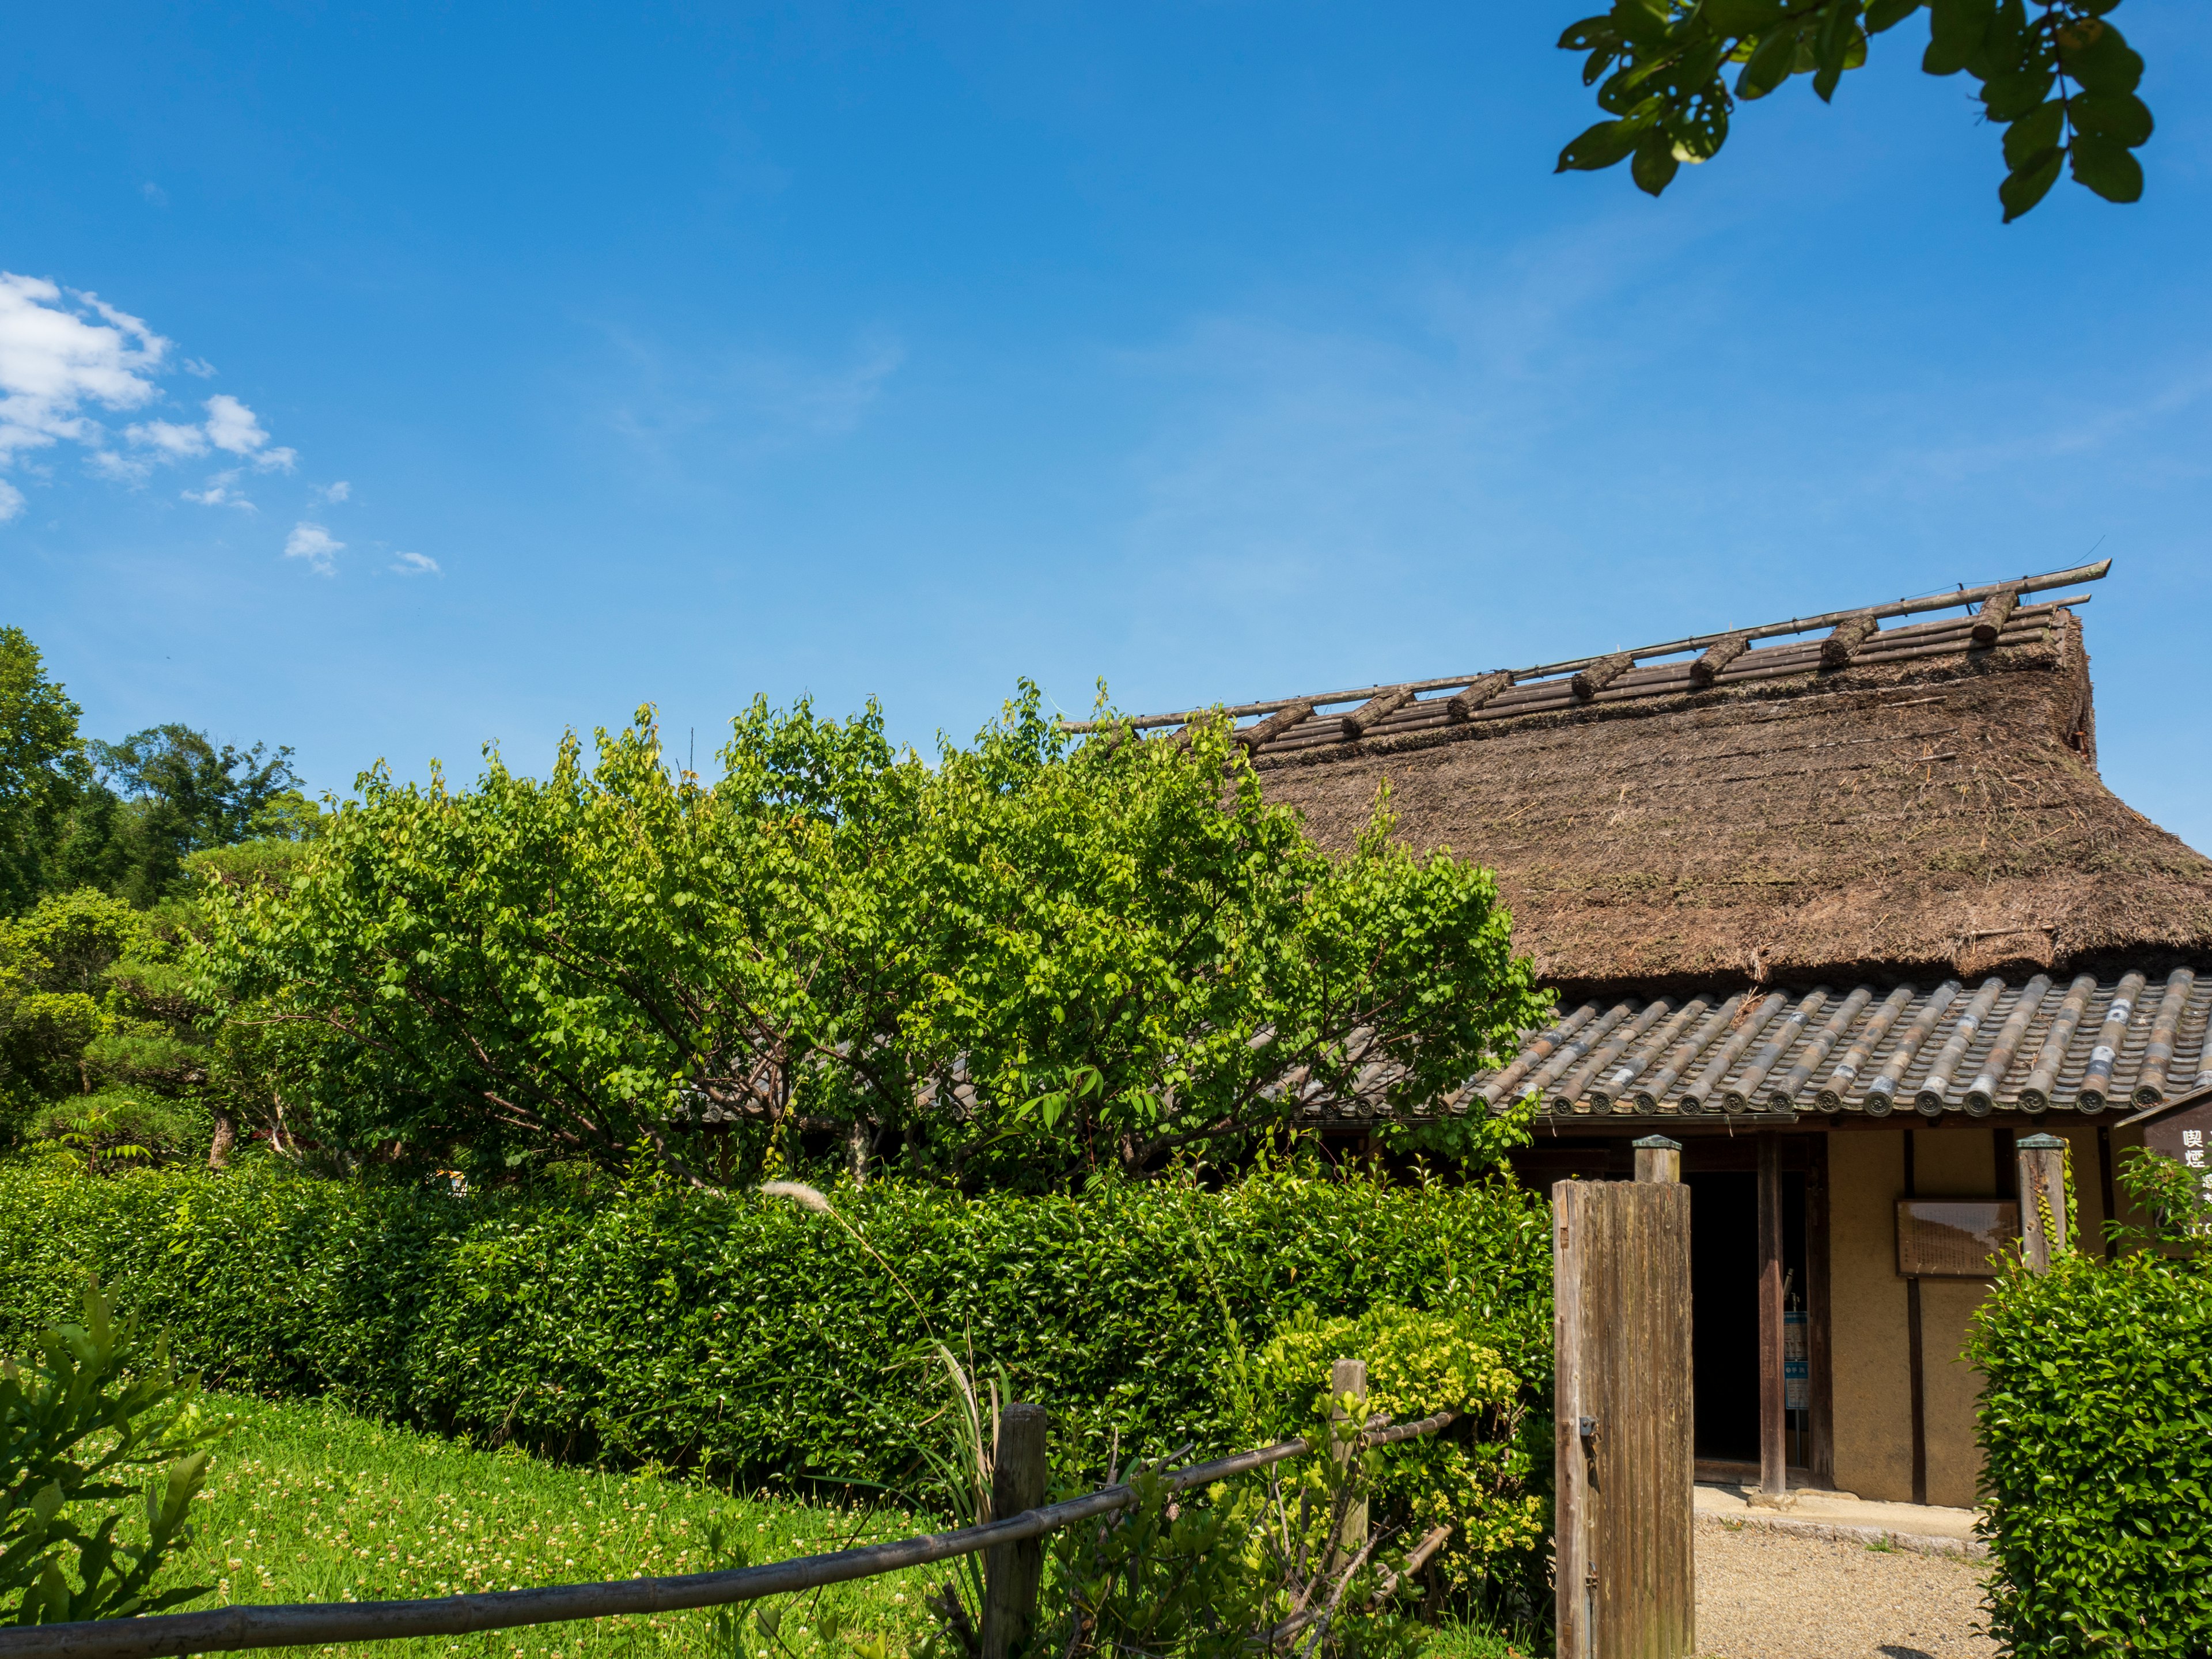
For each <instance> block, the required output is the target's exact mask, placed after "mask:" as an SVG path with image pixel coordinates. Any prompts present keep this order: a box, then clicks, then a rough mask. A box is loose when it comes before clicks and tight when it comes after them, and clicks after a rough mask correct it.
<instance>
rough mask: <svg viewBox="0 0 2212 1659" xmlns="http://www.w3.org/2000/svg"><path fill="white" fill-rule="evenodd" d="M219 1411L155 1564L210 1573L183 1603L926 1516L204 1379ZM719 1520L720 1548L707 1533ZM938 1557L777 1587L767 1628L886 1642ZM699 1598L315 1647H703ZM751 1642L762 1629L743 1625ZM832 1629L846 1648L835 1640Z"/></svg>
mask: <svg viewBox="0 0 2212 1659" xmlns="http://www.w3.org/2000/svg"><path fill="white" fill-rule="evenodd" d="M209 1404H210V1407H213V1408H214V1409H215V1411H216V1413H219V1414H221V1415H222V1416H226V1417H228V1418H229V1419H231V1421H232V1425H233V1426H232V1430H231V1433H230V1435H229V1437H228V1439H226V1440H225V1441H224V1442H223V1443H222V1445H221V1447H220V1448H219V1449H217V1451H216V1458H215V1462H214V1466H213V1469H212V1472H211V1474H210V1479H209V1481H208V1486H207V1492H206V1494H205V1496H204V1498H202V1500H201V1507H200V1515H199V1517H198V1520H197V1523H196V1524H197V1537H196V1539H195V1540H194V1542H193V1544H192V1546H191V1548H190V1549H189V1550H188V1551H186V1552H185V1553H184V1554H183V1555H181V1556H180V1557H179V1558H178V1560H177V1564H176V1565H175V1566H174V1567H173V1568H172V1569H171V1571H170V1572H169V1573H168V1574H166V1575H165V1576H164V1582H165V1583H199V1584H212V1585H214V1586H215V1591H216V1593H215V1595H213V1596H212V1597H211V1598H208V1599H204V1600H202V1601H197V1602H195V1603H193V1604H192V1605H193V1607H195V1608H204V1607H218V1606H224V1605H228V1604H230V1603H233V1602H296V1601H396V1600H402V1599H407V1598H412V1597H418V1596H434V1595H459V1594H461V1593H464V1592H466V1591H471V1590H489V1589H525V1588H528V1587H530V1586H532V1585H538V1584H567V1583H586V1582H590V1581H594V1580H600V1579H613V1578H631V1577H663V1576H665V1575H669V1574H674V1573H684V1572H704V1571H710V1570H712V1569H714V1568H716V1567H720V1566H727V1565H738V1563H737V1562H736V1561H734V1560H732V1559H731V1556H732V1553H734V1552H733V1550H732V1548H731V1546H732V1545H733V1546H734V1547H735V1549H736V1550H741V1551H742V1552H743V1554H744V1560H745V1561H746V1562H748V1563H757V1562H763V1561H780V1560H783V1559H787V1558H789V1557H792V1556H798V1555H812V1554H817V1553H822V1552H825V1551H829V1550H835V1549H842V1548H845V1547H848V1546H850V1545H853V1544H856V1543H873V1542H878V1541H884V1540H887V1539H893V1538H903V1537H907V1536H908V1535H909V1534H913V1533H915V1532H917V1531H921V1530H926V1529H927V1524H928V1523H927V1522H916V1520H915V1517H914V1516H910V1515H908V1514H907V1513H905V1512H904V1511H902V1510H878V1511H876V1512H875V1513H874V1514H873V1515H872V1516H871V1515H868V1514H866V1513H865V1512H864V1511H862V1510H848V1509H845V1508H842V1507H840V1506H838V1505H835V1504H821V1505H812V1504H800V1503H794V1502H791V1501H788V1500H781V1499H768V1498H749V1497H734V1498H733V1497H730V1496H727V1495H726V1494H724V1493H720V1492H714V1491H712V1490H709V1489H708V1488H706V1487H704V1486H696V1485H690V1484H685V1483H683V1482H680V1481H677V1480H661V1479H657V1478H654V1477H653V1476H649V1475H648V1476H642V1477H639V1476H629V1475H620V1474H599V1473H596V1472H593V1471H591V1470H586V1469H578V1468H568V1467H564V1466H562V1465H559V1464H554V1463H546V1462H538V1460H536V1459H533V1458H530V1457H526V1456H522V1455H517V1454H514V1453H511V1452H483V1451H476V1450H472V1449H470V1448H468V1447H466V1446H463V1445H459V1444H456V1443H453V1442H451V1441H446V1440H441V1439H438V1438H436V1437H434V1436H429V1435H422V1434H414V1433H410V1432H409V1431H405V1430H401V1429H392V1428H387V1427H385V1426H383V1425H380V1424H376V1423H372V1422H368V1421H365V1420H363V1419H361V1418H358V1417H354V1416H350V1415H349V1414H347V1413H344V1412H343V1411H340V1410H338V1409H337V1408H336V1407H330V1406H325V1405H313V1404H308V1405H288V1404H272V1403H270V1402H269V1401H262V1400H256V1399H252V1398H249V1397H246V1396H241V1395H210V1396H209ZM717 1522H719V1523H720V1526H721V1528H722V1531H723V1534H724V1539H725V1550H724V1553H723V1555H722V1556H721V1557H720V1558H719V1559H718V1558H717V1557H716V1556H714V1553H712V1551H711V1550H710V1548H709V1543H708V1534H709V1530H710V1528H713V1527H714V1525H715V1524H716V1523H717ZM949 1571H951V1564H946V1565H940V1566H939V1567H937V1568H934V1569H923V1570H916V1571H908V1572H904V1573H896V1574H887V1575H884V1576H883V1577H877V1578H868V1579H862V1580H859V1581H857V1582H855V1583H850V1584H841V1585H835V1586H832V1587H829V1588H828V1589H823V1590H821V1591H818V1592H810V1593H809V1594H807V1595H799V1596H793V1597H784V1598H779V1600H778V1601H777V1602H776V1603H775V1605H776V1606H777V1607H780V1609H781V1614H782V1619H781V1627H780V1631H779V1636H780V1638H781V1639H780V1643H779V1644H778V1645H780V1646H781V1648H783V1649H786V1650H788V1651H789V1652H791V1653H792V1654H793V1655H796V1656H799V1659H806V1656H809V1655H813V1654H823V1653H825V1651H826V1649H825V1644H823V1640H822V1635H823V1625H824V1623H825V1621H826V1622H827V1623H829V1625H830V1626H832V1627H839V1626H842V1629H843V1630H844V1631H846V1632H851V1633H854V1634H860V1635H869V1634H880V1635H883V1636H885V1637H888V1638H890V1644H891V1650H892V1651H894V1652H896V1651H899V1650H902V1648H903V1647H904V1646H906V1645H907V1644H909V1643H911V1642H915V1641H918V1639H919V1638H921V1636H922V1635H923V1634H924V1633H925V1632H926V1631H927V1628H928V1616H927V1613H925V1611H924V1610H923V1607H922V1605H921V1598H922V1595H923V1592H924V1591H925V1590H927V1589H928V1588H929V1586H930V1585H931V1584H932V1583H936V1582H938V1581H939V1580H941V1579H942V1578H943V1577H945V1576H946V1574H947V1573H948V1572H949ZM711 1618H712V1615H711V1614H710V1613H706V1612H699V1613H663V1614H659V1615H652V1616H647V1615H631V1616H629V1617H624V1618H619V1619H604V1620H592V1621H590V1622H587V1623H579V1624H565V1625H541V1626H533V1627H531V1628H527V1629H523V1630H513V1631H490V1632H484V1633H483V1634H480V1635H477V1636H468V1637H453V1638H444V1637H441V1638H423V1639H420V1640H415V1641H408V1642H378V1643H374V1644H363V1645H362V1646H361V1647H359V1648H358V1649H351V1650H349V1649H348V1648H345V1647H343V1646H338V1647H327V1648H324V1649H321V1650H320V1651H321V1652H323V1653H329V1654H344V1653H347V1652H349V1651H356V1652H359V1653H361V1654H363V1655H368V1654H374V1655H379V1656H386V1659H425V1656H431V1655H438V1656H447V1655H453V1654H464V1655H470V1656H477V1659H488V1656H498V1659H515V1656H526V1659H544V1656H552V1659H578V1656H581V1655H589V1656H593V1659H599V1656H612V1655H617V1654H621V1655H633V1654H634V1655H638V1656H644V1655H647V1654H661V1653H675V1652H682V1653H686V1654H703V1653H707V1652H709V1651H711V1650H713V1649H714V1645H715V1644H714V1641H713V1639H712V1635H711V1632H710V1620H711ZM748 1633H749V1635H750V1636H751V1638H752V1639H751V1640H750V1643H749V1644H748V1645H749V1647H750V1648H751V1649H752V1650H758V1649H759V1648H760V1647H762V1646H763V1643H762V1641H761V1640H760V1638H759V1637H758V1634H757V1631H755V1632H748ZM849 1645H850V1644H849V1643H847V1642H843V1641H840V1642H839V1643H838V1644H836V1646H837V1649H838V1650H839V1651H840V1653H841V1654H842V1653H843V1652H845V1651H846V1650H848V1649H849Z"/></svg>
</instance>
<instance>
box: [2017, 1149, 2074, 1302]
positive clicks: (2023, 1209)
mask: <svg viewBox="0 0 2212 1659" xmlns="http://www.w3.org/2000/svg"><path fill="white" fill-rule="evenodd" d="M2066 1248H2067V1231H2066V1143H2065V1142H2064V1141H2063V1140H2061V1139H2059V1138H2058V1137H2057V1135H2029V1136H2028V1137H2027V1139H2024V1140H2022V1141H2021V1143H2020V1249H2021V1255H2023V1256H2025V1257H2026V1258H2027V1265H2028V1267H2029V1269H2030V1271H2032V1272H2034V1273H2049V1272H2050V1271H2051V1257H2052V1256H2054V1255H2057V1254H2058V1253H2059V1252H2061V1251H2062V1250H2064V1249H2066Z"/></svg>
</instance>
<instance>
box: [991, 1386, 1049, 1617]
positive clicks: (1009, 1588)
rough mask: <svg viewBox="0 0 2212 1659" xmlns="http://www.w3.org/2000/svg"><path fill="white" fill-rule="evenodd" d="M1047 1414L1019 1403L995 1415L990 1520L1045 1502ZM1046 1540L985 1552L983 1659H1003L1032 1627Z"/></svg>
mask: <svg viewBox="0 0 2212 1659" xmlns="http://www.w3.org/2000/svg"><path fill="white" fill-rule="evenodd" d="M1044 1431H1045V1409H1044V1407H1042V1406H1033V1405H1030V1404H1029V1403H1028V1402H1027V1401H1015V1402H1014V1403H1013V1404H1012V1405H1010V1406H1008V1407H1006V1410H1004V1411H1003V1412H1001V1413H1000V1414H999V1437H998V1440H997V1441H996V1443H995V1444H994V1449H993V1451H992V1455H991V1518H992V1519H993V1520H994V1521H1005V1520H1009V1519H1011V1518H1012V1517H1013V1516H1017V1515H1019V1514H1020V1513H1021V1512H1022V1511H1023V1510H1033V1509H1035V1508H1036V1507H1037V1506H1038V1505H1039V1504H1042V1503H1043V1502H1044V1494H1045V1473H1046V1471H1045V1435H1044ZM1043 1577H1044V1540H1043V1539H1042V1538H1026V1539H1024V1540H1023V1541H1021V1542H1019V1543H1018V1544H994V1545H993V1546H992V1547H990V1548H989V1549H987V1550H986V1551H984V1552H983V1638H982V1659H1007V1656H1008V1655H1010V1654H1012V1652H1013V1651H1014V1650H1015V1649H1017V1648H1018V1647H1019V1646H1021V1645H1022V1644H1023V1643H1024V1642H1026V1641H1027V1640H1028V1639H1029V1634H1030V1629H1031V1627H1032V1626H1034V1625H1035V1624H1036V1602H1037V1586H1038V1583H1040V1581H1042V1578H1043Z"/></svg>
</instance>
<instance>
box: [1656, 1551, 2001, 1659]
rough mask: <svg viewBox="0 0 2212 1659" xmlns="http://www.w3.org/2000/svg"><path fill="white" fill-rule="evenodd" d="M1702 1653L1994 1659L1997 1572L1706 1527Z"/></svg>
mask: <svg viewBox="0 0 2212 1659" xmlns="http://www.w3.org/2000/svg"><path fill="white" fill-rule="evenodd" d="M1697 1548H1698V1651H1699V1653H1701V1654H1706V1655H1711V1656H1715V1659H1994V1656H1995V1655H1996V1651H1997V1646H1996V1643H1995V1642H1993V1641H1991V1640H1990V1638H1988V1637H1987V1636H1986V1635H1984V1634H1983V1633H1982V1630H1983V1626H1984V1622H1985V1620H1986V1618H1987V1614H1986V1613H1985V1612H1984V1609H1983V1607H1982V1587H1981V1580H1982V1575H1983V1574H1984V1572H1986V1571H1988V1566H1987V1564H1986V1563H1984V1562H1978V1561H1967V1560H1961V1559H1958V1558H1957V1557H1954V1556H1939V1555H1917V1554H1912V1553H1907V1552H1905V1551H1902V1550H1895V1551H1881V1550H1871V1549H1869V1548H1868V1547H1866V1546H1865V1545H1864V1544H1860V1543H1838V1542H1834V1541H1830V1540H1827V1539H1819V1538H1806V1537H1802V1536H1796V1535H1792V1534H1789V1533H1786V1532H1781V1531H1777V1530H1775V1529H1772V1528H1762V1527H1757V1526H1732V1525H1729V1524H1728V1523H1725V1522H1713V1521H1706V1522H1700V1523H1699V1527H1698V1544H1697Z"/></svg>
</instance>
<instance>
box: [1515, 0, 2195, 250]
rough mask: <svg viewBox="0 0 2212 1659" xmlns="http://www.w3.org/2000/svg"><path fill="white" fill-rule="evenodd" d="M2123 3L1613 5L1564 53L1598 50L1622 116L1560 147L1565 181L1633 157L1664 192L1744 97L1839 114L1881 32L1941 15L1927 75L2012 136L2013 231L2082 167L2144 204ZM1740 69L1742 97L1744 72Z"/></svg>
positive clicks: (1604, 89) (1796, 0) (2094, 184)
mask: <svg viewBox="0 0 2212 1659" xmlns="http://www.w3.org/2000/svg"><path fill="white" fill-rule="evenodd" d="M2119 3H2120V0H2034V5H2033V9H2032V10H2031V9H2030V6H2029V4H2028V0H1614V3H1613V8H1612V9H1611V10H1610V11H1607V12H1603V13H1601V14H1599V15H1596V16H1595V17H1585V18H1583V20H1582V21H1580V22H1577V23H1575V24H1572V25H1571V26H1570V27H1568V29H1567V31H1566V33H1564V34H1562V35H1561V36H1560V37H1559V45H1560V46H1562V47H1563V48H1565V49H1566V50H1568V51H1571V52H1585V53H1587V54H1588V57H1587V58H1586V60H1585V62H1584V64H1583V85H1584V86H1589V85H1593V84H1598V83H1600V82H1601V83H1602V84H1598V93H1597V102H1598V107H1599V108H1601V109H1602V110H1603V111H1605V112H1606V116H1607V118H1606V119H1605V120H1602V121H1600V122H1599V123H1597V125H1595V126H1593V127H1590V128H1589V130H1588V131H1584V132H1583V134H1581V136H1580V137H1577V138H1576V139H1575V140H1574V141H1573V142H1572V143H1570V144H1568V145H1567V147H1566V148H1565V149H1563V150H1561V151H1560V152H1559V170H1560V171H1561V172H1565V171H1567V170H1568V169H1570V168H1577V169H1582V170H1594V169H1596V168H1600V167H1613V166H1615V165H1617V164H1618V163H1620V162H1621V161H1627V162H1628V163H1629V164H1630V166H1629V171H1630V173H1631V174H1632V176H1633V177H1634V179H1635V180H1636V183H1637V185H1638V186H1639V187H1640V188H1642V189H1643V190H1645V191H1649V192H1650V194H1652V195H1654V196H1656V195H1658V194H1659V193H1660V192H1661V191H1663V190H1665V189H1666V188H1667V186H1668V185H1669V184H1670V183H1672V182H1673V180H1674V175H1675V173H1676V172H1677V171H1678V170H1679V169H1680V166H1681V164H1682V163H1683V162H1685V161H1710V160H1711V158H1712V157H1713V156H1715V155H1718V154H1719V153H1720V149H1721V146H1722V144H1723V143H1726V142H1727V139H1728V133H1729V116H1730V114H1731V113H1732V112H1734V110H1735V100H1736V99H1738V98H1745V99H1757V98H1764V97H1765V96H1766V95H1767V94H1769V93H1771V92H1772V91H1774V90H1775V88H1778V87H1779V86H1781V85H1782V84H1783V83H1784V82H1786V81H1788V80H1789V79H1790V77H1791V76H1796V75H1810V76H1812V77H1813V90H1814V94H1816V95H1817V96H1818V97H1819V98H1820V100H1821V101H1823V102H1824V103H1825V102H1826V101H1828V100H1831V99H1832V98H1833V97H1834V96H1835V92H1836V88H1837V85H1838V82H1841V80H1842V79H1843V76H1844V71H1846V70H1855V69H1857V68H1859V67H1861V66H1862V65H1863V64H1865V63H1866V61H1867V56H1868V52H1869V40H1870V37H1872V36H1874V35H1876V34H1880V33H1883V32H1885V31H1886V30H1888V29H1893V28H1894V27H1897V26H1898V25H1899V23H1902V22H1904V21H1905V20H1906V19H1907V18H1909V17H1911V16H1912V15H1914V14H1915V13H1917V12H1918V11H1920V10H1921V9H1922V8H1923V5H1924V6H1925V7H1926V9H1927V10H1928V13H1929V44H1928V48H1927V50H1926V52H1923V54H1922V57H1921V60H1920V64H1921V67H1922V68H1923V70H1926V71H1927V72H1928V73H1929V74H1930V75H1938V76H1948V75H1956V74H1958V73H1960V71H1961V70H1964V71H1965V72H1966V74H1968V75H1970V76H1972V77H1973V79H1974V80H1975V81H1976V82H1978V83H1979V86H1980V92H1979V96H1980V98H1981V101H1982V110H1983V113H1984V117H1985V118H1986V119H1987V120H1988V121H1989V122H1990V124H1991V125H1995V126H2000V127H2002V128H2003V129H2004V163H2005V179H2004V182H2003V183H2002V185H1999V186H1998V189H1997V197H1998V200H1999V202H2000V204H2001V205H2002V207H2003V209H2004V216H2005V222H2007V223H2010V222H2012V221H2013V220H2015V219H2017V218H2018V217H2019V216H2021V214H2023V213H2026V212H2027V210H2029V209H2030V208H2032V207H2033V206H2034V205H2035V204H2037V203H2038V202H2039V201H2041V200H2042V199H2043V197H2044V196H2045V193H2046V192H2047V191H2049V190H2050V188H2051V185H2052V184H2053V183H2054V182H2055V181H2056V180H2057V177H2058V174H2059V171H2060V168H2061V167H2063V166H2068V165H2070V167H2071V169H2072V172H2073V174H2074V177H2075V179H2076V180H2077V181H2078V182H2080V183H2081V184H2083V185H2087V187H2088V188H2089V189H2090V190H2092V191H2095V192H2096V193H2097V194H2098V195H2100V196H2101V197H2104V198H2105V199H2106V201H2109V202H2132V201H2135V200H2136V198H2137V197H2140V196H2142V186H2143V178H2142V165H2141V164H2140V163H2139V162H2138V161H2136V157H2135V154H2134V152H2135V151H2136V149H2138V148H2140V147H2141V146H2142V144H2144V143H2147V142H2148V140H2149V137H2150V135H2151V113H2150V110H2149V108H2148V106H2146V105H2145V104H2144V103H2143V101H2142V100H2141V99H2140V98H2138V97H2137V96H2136V86H2137V85H2138V83H2139V82H2141V81H2142V70H2143V63H2142V58H2141V57H2140V56H2139V55H2137V53H2136V52H2135V50H2134V49H2133V48H2132V47H2130V46H2129V45H2128V44H2127V42H2126V40H2124V38H2122V36H2121V34H2120V31H2119V29H2118V27H2116V26H2115V25H2114V24H2112V22H2111V21H2108V19H2109V15H2110V14H2111V13H2112V12H2113V11H2114V10H2116V9H2118V5H2119ZM1732 69H1733V70H1734V71H1735V86H1734V88H1733V90H1731V88H1730V87H1729V79H1728V76H1729V71H1730V70H1732Z"/></svg>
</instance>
